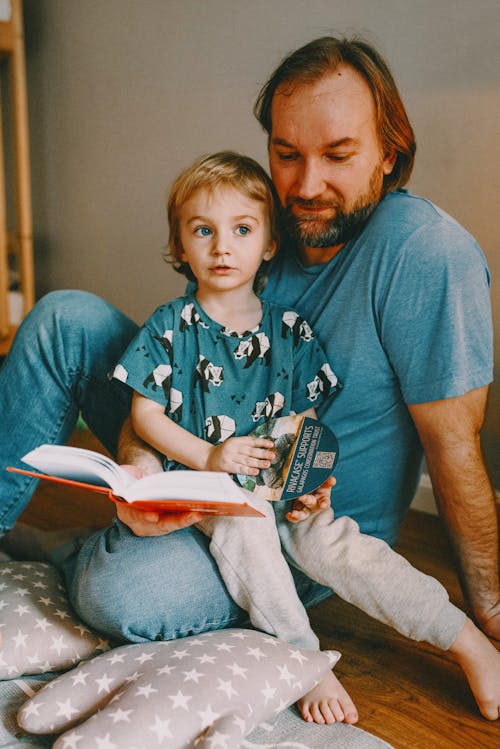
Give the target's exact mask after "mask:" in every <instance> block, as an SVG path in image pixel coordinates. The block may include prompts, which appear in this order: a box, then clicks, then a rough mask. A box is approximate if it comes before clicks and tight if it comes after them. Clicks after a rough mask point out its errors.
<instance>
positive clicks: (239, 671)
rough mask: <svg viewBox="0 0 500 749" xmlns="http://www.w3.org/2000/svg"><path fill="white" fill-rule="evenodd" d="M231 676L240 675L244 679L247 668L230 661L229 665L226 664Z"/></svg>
mask: <svg viewBox="0 0 500 749" xmlns="http://www.w3.org/2000/svg"><path fill="white" fill-rule="evenodd" d="M226 668H228V669H229V670H230V671H231V673H232V674H233V676H242V677H243V678H244V679H246V678H247V676H246V674H247V671H248V668H242V667H241V666H240V665H238V663H231V665H228V666H226Z"/></svg>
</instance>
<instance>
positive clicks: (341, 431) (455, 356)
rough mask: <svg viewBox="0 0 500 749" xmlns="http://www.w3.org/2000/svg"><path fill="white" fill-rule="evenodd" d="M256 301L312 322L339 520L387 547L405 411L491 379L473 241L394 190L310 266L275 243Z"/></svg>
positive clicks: (403, 482)
mask: <svg viewBox="0 0 500 749" xmlns="http://www.w3.org/2000/svg"><path fill="white" fill-rule="evenodd" d="M263 298H265V299H277V298H278V299H279V300H280V302H281V303H282V304H284V305H290V306H292V307H294V308H295V309H296V310H297V311H298V312H299V313H300V314H301V315H303V316H304V317H305V318H306V319H307V320H308V321H309V323H310V324H311V326H312V327H313V329H314V331H315V334H316V335H317V337H318V338H319V341H320V343H321V344H322V346H323V347H324V349H325V351H326V354H327V357H328V360H329V362H330V364H331V366H332V368H333V369H334V370H335V372H336V374H337V376H338V377H339V379H340V381H341V382H342V384H343V389H342V391H341V392H340V393H339V395H338V397H337V398H335V399H334V400H333V401H332V402H327V403H326V404H325V405H324V406H320V407H319V408H318V416H319V418H320V419H321V420H322V421H324V422H325V423H326V424H328V425H329V426H330V427H331V428H332V429H333V431H334V432H335V433H336V435H337V437H338V439H339V445H340V451H339V453H340V460H339V463H338V466H337V469H336V474H335V475H336V478H337V485H336V486H335V488H334V489H333V491H332V505H333V507H334V510H335V512H336V514H337V515H342V514H344V515H350V516H351V517H353V518H354V519H356V520H357V521H358V522H359V523H360V525H361V528H362V530H363V531H364V532H366V533H370V534H373V535H377V536H379V537H381V538H384V539H385V540H387V541H389V542H390V543H392V542H394V541H395V539H396V537H397V533H398V530H399V526H400V523H401V522H402V519H403V518H404V515H405V512H406V509H407V507H408V505H409V503H410V501H411V499H412V497H413V495H414V492H415V489H416V487H417V484H418V479H419V475H420V469H421V462H422V448H421V445H420V442H419V439H418V436H417V433H416V430H415V427H414V425H413V421H412V419H411V417H410V415H409V412H408V410H407V407H406V404H407V403H409V404H412V403H425V402H428V401H434V400H440V399H442V398H450V397H453V396H459V395H462V394H464V393H465V392H467V391H469V390H472V389H474V388H477V387H480V386H483V385H486V384H488V383H489V382H491V380H492V377H493V364H492V323H491V311H490V304H489V273H488V269H487V266H486V262H485V258H484V256H483V254H482V252H481V250H480V248H479V246H478V245H477V243H476V242H475V240H474V238H473V237H471V235H470V234H468V233H467V232H466V231H465V230H464V229H463V228H462V227H461V226H460V225H459V224H458V223H457V222H456V221H454V220H453V219H452V218H451V217H450V216H448V215H447V214H445V213H444V212H443V211H441V210H440V209H438V208H437V207H436V206H434V205H433V204H432V203H430V202H429V201H427V200H424V199H421V198H418V197H415V196H413V195H411V194H410V193H408V192H407V191H405V190H401V191H397V192H393V193H390V194H389V195H387V196H386V197H385V198H384V199H383V200H382V201H381V203H380V204H379V205H378V206H377V208H376V209H375V211H374V212H373V214H372V216H371V217H370V219H369V221H368V223H367V224H366V226H365V228H364V230H363V232H362V233H361V235H360V236H359V237H358V238H356V239H354V240H352V241H351V242H348V243H347V244H346V245H345V246H344V247H343V248H342V250H341V251H340V252H339V253H338V254H337V255H336V256H335V257H334V258H333V259H332V260H331V261H330V262H328V263H326V264H323V265H316V266H312V267H307V268H306V267H304V266H303V265H302V264H301V263H300V261H299V259H298V258H297V257H296V255H295V254H294V253H293V252H292V251H291V250H289V251H288V254H287V248H286V247H285V248H283V249H282V251H281V253H280V254H279V256H278V257H277V258H276V260H274V261H273V263H272V264H271V268H270V276H269V281H268V284H267V286H266V288H265V290H264V292H263Z"/></svg>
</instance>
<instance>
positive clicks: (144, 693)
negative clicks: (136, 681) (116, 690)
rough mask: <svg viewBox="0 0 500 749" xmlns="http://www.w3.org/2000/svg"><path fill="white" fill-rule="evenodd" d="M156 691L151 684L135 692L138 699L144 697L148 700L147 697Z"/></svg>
mask: <svg viewBox="0 0 500 749" xmlns="http://www.w3.org/2000/svg"><path fill="white" fill-rule="evenodd" d="M157 691H158V690H157V689H154V688H153V686H152V685H151V684H146V686H145V687H139V689H138V690H137V692H136V695H137V696H138V697H145V698H146V699H148V698H149V697H151V695H152V694H154V692H157Z"/></svg>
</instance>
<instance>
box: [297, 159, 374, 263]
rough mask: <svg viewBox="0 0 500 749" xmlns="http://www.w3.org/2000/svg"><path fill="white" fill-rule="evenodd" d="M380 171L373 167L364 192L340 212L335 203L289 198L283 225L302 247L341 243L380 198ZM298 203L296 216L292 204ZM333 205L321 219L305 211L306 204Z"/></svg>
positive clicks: (346, 240) (359, 227)
mask: <svg viewBox="0 0 500 749" xmlns="http://www.w3.org/2000/svg"><path fill="white" fill-rule="evenodd" d="M380 182H381V181H380V171H379V170H378V169H376V170H374V173H373V175H372V178H371V180H370V184H369V187H368V190H367V192H366V193H365V194H364V195H361V196H360V197H359V198H358V199H357V200H356V202H355V203H354V206H353V207H352V209H351V210H350V211H347V212H344V211H342V210H340V208H338V206H337V205H336V204H335V203H331V202H328V201H322V200H303V199H301V198H291V199H290V200H289V201H288V203H287V205H286V206H285V208H284V212H283V218H284V228H285V230H286V231H287V232H288V234H289V235H290V236H291V237H293V238H294V239H296V240H297V241H298V242H300V244H301V245H302V246H303V247H314V248H318V249H319V248H324V247H335V246H336V245H340V244H345V242H348V241H349V240H350V239H352V238H353V237H354V236H355V235H356V234H358V232H359V231H360V230H361V229H362V227H363V226H364V224H365V222H366V221H367V219H368V218H369V216H370V214H371V213H372V211H373V209H374V208H375V207H376V205H377V203H378V202H379V200H380V193H381V184H380ZM294 204H296V205H299V206H300V207H301V208H302V209H303V211H304V214H303V215H302V216H300V217H298V216H296V215H295V214H294V213H293V211H292V207H293V205H294ZM308 207H311V208H331V207H336V208H337V212H336V214H335V216H333V218H330V219H321V218H319V217H318V216H317V215H316V214H314V213H313V214H311V215H309V216H308V215H307V208H308Z"/></svg>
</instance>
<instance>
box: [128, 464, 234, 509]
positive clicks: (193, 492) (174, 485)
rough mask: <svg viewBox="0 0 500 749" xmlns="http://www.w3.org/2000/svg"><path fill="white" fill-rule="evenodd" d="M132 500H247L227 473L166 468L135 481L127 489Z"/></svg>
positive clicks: (129, 498) (130, 500)
mask: <svg viewBox="0 0 500 749" xmlns="http://www.w3.org/2000/svg"><path fill="white" fill-rule="evenodd" d="M123 496H124V499H126V500H127V501H129V502H133V501H135V500H140V499H190V500H211V501H213V502H232V503H243V502H248V498H247V496H246V495H245V493H244V492H243V491H242V490H241V489H240V487H239V486H237V484H235V482H234V481H233V480H232V479H231V478H230V476H229V475H228V474H227V473H218V472H215V471H167V472H166V473H155V474H153V475H151V476H146V477H145V478H143V479H140V480H139V481H136V482H134V484H133V485H132V486H130V487H129V488H128V489H127V490H126V492H125V493H124V495H123Z"/></svg>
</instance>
